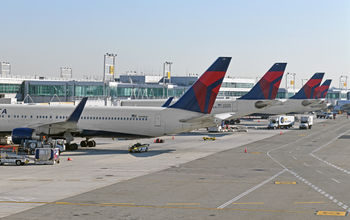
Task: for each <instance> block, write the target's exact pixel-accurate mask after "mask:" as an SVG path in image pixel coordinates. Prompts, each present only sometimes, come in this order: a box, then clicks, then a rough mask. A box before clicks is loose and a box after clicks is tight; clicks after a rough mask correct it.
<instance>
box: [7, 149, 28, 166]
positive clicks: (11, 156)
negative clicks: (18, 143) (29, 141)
mask: <svg viewBox="0 0 350 220" xmlns="http://www.w3.org/2000/svg"><path fill="white" fill-rule="evenodd" d="M4 163H7V164H16V165H17V166H20V165H24V164H28V163H29V158H28V157H27V156H26V155H18V154H15V153H8V152H2V153H1V154H0V165H3V164H4Z"/></svg>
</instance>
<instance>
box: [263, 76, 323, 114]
mask: <svg viewBox="0 0 350 220" xmlns="http://www.w3.org/2000/svg"><path fill="white" fill-rule="evenodd" d="M323 76H324V73H315V74H314V75H313V76H312V77H311V79H310V80H309V81H307V83H305V85H304V86H303V87H302V88H301V89H300V90H299V91H298V92H297V93H296V94H295V95H294V96H292V97H290V98H289V99H287V100H285V101H283V102H281V104H280V105H274V106H269V107H268V108H266V109H264V110H263V111H260V112H259V115H264V116H269V115H279V114H288V113H304V112H309V111H315V110H316V109H319V108H320V107H321V106H320V104H322V103H323V102H324V100H321V99H316V96H317V95H318V89H317V88H318V87H319V86H320V84H321V81H322V78H323ZM328 82H329V81H327V83H328ZM327 91H328V90H327ZM322 106H323V105H322Z"/></svg>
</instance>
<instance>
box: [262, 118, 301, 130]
mask: <svg viewBox="0 0 350 220" xmlns="http://www.w3.org/2000/svg"><path fill="white" fill-rule="evenodd" d="M269 121H270V122H269V125H268V126H267V128H268V129H277V128H286V129H287V128H291V127H293V125H294V123H295V117H294V116H290V115H279V116H273V117H270V120H269Z"/></svg>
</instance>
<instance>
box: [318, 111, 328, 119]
mask: <svg viewBox="0 0 350 220" xmlns="http://www.w3.org/2000/svg"><path fill="white" fill-rule="evenodd" d="M326 116H327V112H317V113H316V118H326Z"/></svg>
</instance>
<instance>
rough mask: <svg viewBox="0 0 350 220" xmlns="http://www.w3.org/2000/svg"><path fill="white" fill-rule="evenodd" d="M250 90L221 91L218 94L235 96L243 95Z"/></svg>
mask: <svg viewBox="0 0 350 220" xmlns="http://www.w3.org/2000/svg"><path fill="white" fill-rule="evenodd" d="M247 93H248V92H237V91H220V92H219V94H218V96H233V97H241V96H243V95H245V94H247Z"/></svg>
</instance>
